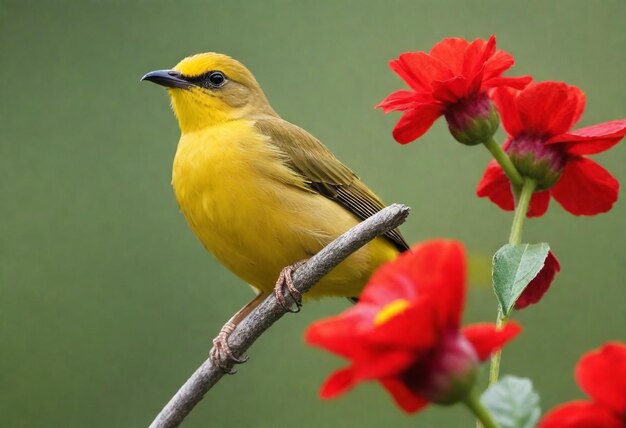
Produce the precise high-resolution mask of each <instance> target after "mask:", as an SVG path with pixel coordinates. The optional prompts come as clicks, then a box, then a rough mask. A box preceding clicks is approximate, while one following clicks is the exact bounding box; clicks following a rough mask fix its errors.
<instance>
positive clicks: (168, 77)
mask: <svg viewBox="0 0 626 428" xmlns="http://www.w3.org/2000/svg"><path fill="white" fill-rule="evenodd" d="M141 80H149V81H150V82H154V83H156V84H157V85H161V86H165V87H167V88H180V89H187V88H190V87H192V86H193V84H192V83H190V82H188V81H186V80H185V79H184V78H183V75H182V74H181V73H180V71H176V70H156V71H151V72H150V73H148V74H146V75H145V76H143V77H142V78H141Z"/></svg>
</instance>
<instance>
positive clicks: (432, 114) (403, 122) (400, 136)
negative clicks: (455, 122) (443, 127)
mask: <svg viewBox="0 0 626 428" xmlns="http://www.w3.org/2000/svg"><path fill="white" fill-rule="evenodd" d="M442 114H443V109H442V108H441V106H440V105H438V104H420V105H417V106H416V107H414V108H413V109H412V110H409V111H407V112H406V113H404V114H403V115H402V117H401V118H400V120H399V121H398V123H397V124H396V126H395V128H393V138H394V139H395V140H396V141H397V142H398V143H400V144H407V143H410V142H411V141H413V140H416V139H418V138H419V137H421V136H422V135H424V134H425V133H426V131H428V130H429V129H430V127H431V126H432V125H433V123H434V122H435V120H437V118H438V117H439V116H441V115H442Z"/></svg>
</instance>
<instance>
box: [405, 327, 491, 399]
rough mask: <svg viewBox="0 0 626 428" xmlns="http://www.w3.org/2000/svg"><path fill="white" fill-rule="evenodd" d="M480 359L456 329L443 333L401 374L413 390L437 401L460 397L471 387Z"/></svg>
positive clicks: (462, 397) (464, 395)
mask: <svg viewBox="0 0 626 428" xmlns="http://www.w3.org/2000/svg"><path fill="white" fill-rule="evenodd" d="M478 365H479V359H478V355H477V354H476V350H475V349H474V347H473V346H472V345H471V343H470V342H469V341H468V340H467V339H466V338H465V337H463V335H461V334H459V333H458V332H454V333H452V334H450V335H449V336H448V337H445V338H444V339H443V340H442V342H441V344H440V346H439V347H438V348H437V349H436V350H435V351H434V352H433V354H432V355H431V356H430V357H429V358H428V359H427V360H425V361H421V362H420V363H418V364H417V365H415V366H412V367H410V368H409V369H408V370H407V371H406V373H405V374H404V376H403V379H404V382H405V383H406V385H407V386H408V387H409V388H410V389H411V390H413V391H414V392H415V393H417V394H419V395H420V396H422V397H424V398H425V399H427V400H428V401H431V402H433V403H436V404H441V405H448V404H454V403H456V402H458V401H461V400H463V399H464V398H465V397H467V395H468V394H469V393H470V392H471V391H472V389H473V387H474V383H475V382H476V377H477V373H478Z"/></svg>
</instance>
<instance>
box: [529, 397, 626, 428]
mask: <svg viewBox="0 0 626 428" xmlns="http://www.w3.org/2000/svg"><path fill="white" fill-rule="evenodd" d="M537 427H538V428H626V423H624V422H622V421H620V420H619V418H618V417H617V416H616V415H614V414H612V413H611V412H610V411H608V409H606V408H604V407H601V406H598V405H596V404H593V403H590V402H587V401H572V402H569V403H566V404H562V405H560V406H559V407H556V408H555V409H553V410H551V411H550V412H549V413H547V414H546V415H545V416H544V417H543V419H542V420H541V422H539V425H537Z"/></svg>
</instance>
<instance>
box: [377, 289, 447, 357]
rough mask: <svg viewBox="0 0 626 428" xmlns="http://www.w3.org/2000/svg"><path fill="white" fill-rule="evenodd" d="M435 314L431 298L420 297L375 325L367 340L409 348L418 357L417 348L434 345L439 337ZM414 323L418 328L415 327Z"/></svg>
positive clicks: (382, 344)
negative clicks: (399, 311) (388, 318)
mask: <svg viewBox="0 0 626 428" xmlns="http://www.w3.org/2000/svg"><path fill="white" fill-rule="evenodd" d="M435 316H436V314H435V311H434V310H433V307H432V298H427V299H422V300H421V301H419V302H416V303H413V304H412V305H411V306H409V307H408V308H407V309H405V310H404V311H402V312H401V313H399V314H397V315H395V316H393V317H392V318H391V319H390V320H388V321H386V322H384V323H383V324H381V325H377V326H376V328H375V329H374V330H372V332H371V333H370V334H369V335H368V336H367V341H368V343H369V344H373V345H375V346H384V347H387V348H389V347H399V348H403V349H411V352H413V355H414V356H415V358H418V355H419V350H421V349H424V350H427V349H429V348H431V347H433V346H435V345H436V343H437V340H438V339H439V328H438V326H437V324H436V319H435ZM416 325H419V326H420V328H415V326H416Z"/></svg>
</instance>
